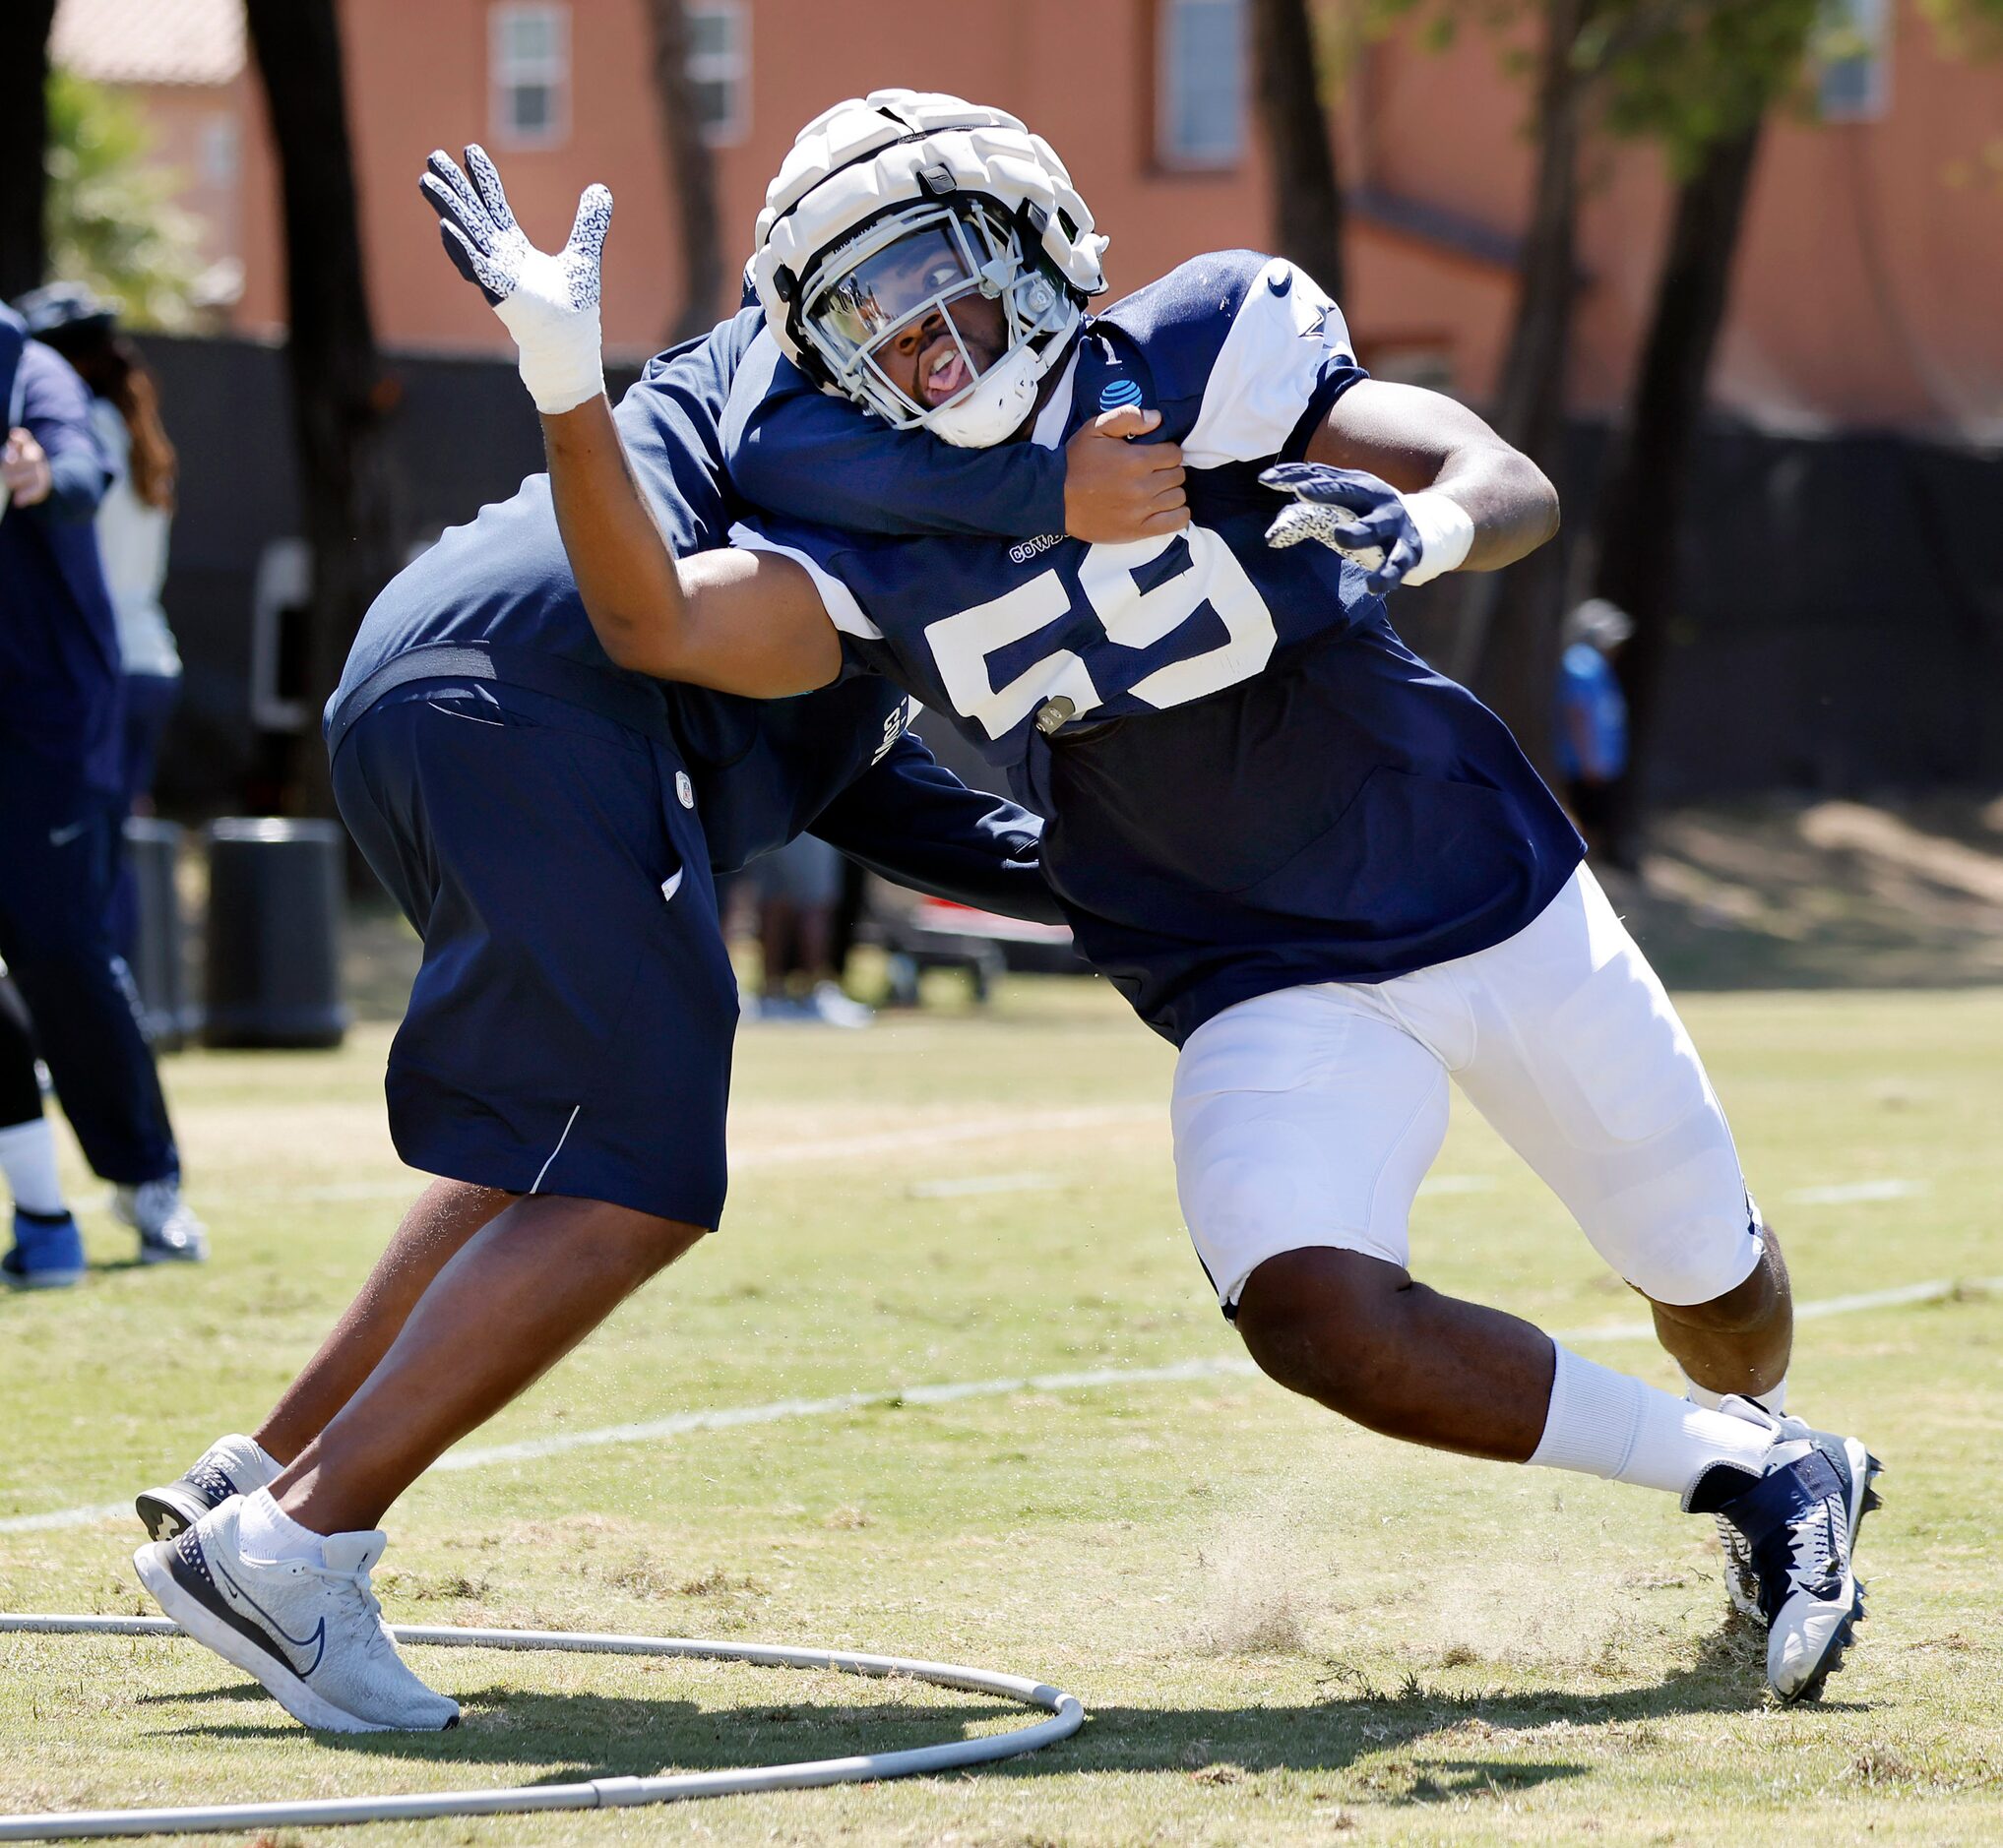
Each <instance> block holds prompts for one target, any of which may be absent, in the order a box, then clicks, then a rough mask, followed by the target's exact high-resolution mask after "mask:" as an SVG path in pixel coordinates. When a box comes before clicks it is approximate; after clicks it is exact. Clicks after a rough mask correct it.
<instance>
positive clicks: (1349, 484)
mask: <svg viewBox="0 0 2003 1848" xmlns="http://www.w3.org/2000/svg"><path fill="white" fill-rule="evenodd" d="M1260 479H1261V480H1263V481H1265V482H1266V483H1267V484H1268V485H1269V486H1271V487H1277V488H1281V489H1283V490H1285V491H1287V492H1290V493H1292V494H1294V495H1295V496H1297V497H1298V498H1297V500H1296V502H1295V504H1294V505H1293V506H1291V507H1288V508H1285V509H1284V510H1283V511H1282V513H1281V514H1280V516H1279V518H1278V519H1277V520H1276V521H1275V522H1274V524H1273V528H1272V530H1271V531H1270V532H1269V533H1268V534H1267V537H1268V538H1269V539H1270V540H1271V541H1272V542H1273V543H1274V544H1275V545H1291V544H1296V543H1298V542H1299V541H1300V540H1301V539H1317V540H1319V541H1320V542H1321V543H1322V544H1324V545H1328V546H1330V547H1332V548H1334V549H1335V550H1337V551H1340V552H1345V553H1347V554H1348V555H1349V556H1350V557H1352V558H1354V559H1356V561H1357V562H1358V563H1359V564H1361V565H1363V566H1364V567H1365V571H1366V576H1365V583H1366V585H1368V587H1369V588H1370V589H1371V590H1372V591H1373V592H1376V593H1377V594H1380V595H1381V594H1382V593H1383V592H1384V591H1386V590H1388V589H1390V588H1391V587H1392V586H1393V585H1398V584H1423V583H1425V582H1426V581H1427V580H1428V579H1431V578H1436V577H1438V576H1440V575H1441V574H1442V573H1443V572H1448V571H1457V570H1458V571H1497V570H1500V569H1501V567H1503V566H1504V565H1509V564H1514V563H1515V562H1516V560H1518V559H1519V558H1522V557H1523V556H1524V554H1525V553H1527V552H1533V551H1534V550H1535V549H1536V548H1537V547H1538V546H1540V545H1541V544H1543V543H1544V541H1545V540H1546V539H1548V538H1550V537H1551V536H1552V534H1554V533H1555V532H1556V531H1557V530H1558V494H1557V490H1556V489H1555V488H1553V487H1552V486H1551V484H1550V481H1549V480H1548V479H1547V478H1546V476H1545V474H1544V472H1543V470H1542V469H1541V468H1539V467H1538V466H1537V465H1536V463H1535V462H1532V461H1531V459H1530V458H1529V457H1528V456H1526V455H1524V454H1523V452H1522V451H1521V450H1518V449H1515V448H1512V447H1511V446H1510V445H1509V444H1508V443H1505V442H1504V441H1503V440H1502V438H1501V437H1499V436H1498V435H1496V433H1495V432H1494V431H1493V430H1491V429H1490V428H1489V427H1488V425H1487V424H1486V423H1484V422H1483V421H1482V419H1481V418H1479V417H1477V416H1476V415H1475V414H1474V412H1472V411H1471V410H1470V409H1469V408H1468V407H1467V405H1465V404H1462V403H1460V402H1458V401H1457V400H1454V399H1451V398H1447V397H1445V396H1443V395H1442V394H1440V393H1438V392H1427V391H1422V390H1420V389H1419V388H1418V387H1416V386H1410V385H1393V384H1390V383H1388V382H1387V381H1384V380H1381V379H1361V380H1358V381H1357V382H1356V383H1355V384H1354V385H1352V386H1350V387H1349V388H1348V389H1347V390H1346V392H1344V393H1343V395H1342V396H1341V397H1340V398H1338V399H1337V400H1336V401H1335V403H1334V404H1333V405H1332V406H1331V407H1330V409H1329V412H1328V415H1327V416H1326V417H1325V418H1323V419H1322V421H1321V422H1320V423H1319V424H1318V425H1317V426H1316V427H1315V429H1314V431H1313V433H1312V434H1311V435H1310V436H1309V438H1308V441H1307V447H1306V451H1305V459H1304V461H1302V462H1283V463H1281V464H1280V465H1279V466H1278V467H1275V468H1269V469H1267V470H1266V472H1265V473H1264V474H1263V475H1262V476H1261V477H1260Z"/></svg>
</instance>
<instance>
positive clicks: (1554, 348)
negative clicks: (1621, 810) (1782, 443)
mask: <svg viewBox="0 0 2003 1848" xmlns="http://www.w3.org/2000/svg"><path fill="white" fill-rule="evenodd" d="M1595 7H1596V0H1549V3H1548V4H1547V6H1546V7H1545V9H1544V38H1543V43H1542V45H1541V47H1540V49H1539V52H1538V58H1537V92H1536V128H1537V170H1536V181H1535V191H1534V203H1533V206H1532V211H1531V223H1530V229H1529V232H1528V233H1527V235H1526V236H1525V238H1524V247H1523V258H1522V283H1521V288H1520V292H1519V294H1518V297H1517V311H1516V322H1515V325H1514V327H1513V328H1512V330H1511V333H1510V340H1509V349H1508V353H1507V356H1506V357H1505V358H1504V360H1503V366H1502V376H1501V378H1500V380H1499V381H1498V384H1497V387H1496V393H1495V402H1494V405H1493V411H1492V420H1493V422H1494V424H1495V427H1496V429H1497V430H1498V431H1500V433H1501V434H1502V435H1503V436H1504V437H1506V438H1507V439H1508V440H1509V441H1510V442H1511V443H1513V444H1515V445H1516V447H1517V448H1518V449H1520V450H1522V451H1523V452H1524V454H1525V455H1527V456H1529V457H1530V458H1531V460H1532V461H1533V462H1536V463H1537V465H1538V466H1539V467H1541V468H1542V469H1543V470H1544V471H1545V472H1546V473H1547V474H1550V475H1552V476H1553V477H1556V476H1557V475H1558V474H1559V472H1560V470H1559V466H1558V462H1559V454H1558V453H1559V450H1560V448H1561V447H1562V444H1563V441H1564V434H1565V360H1566V354H1567V348H1568V346H1569V343H1570V340H1571V334H1572V306H1573V298H1574V294H1575V291H1576V287H1577V277H1578V257H1577V247H1578V228H1579V150H1580V143H1581V141H1582V139H1583V136H1584V128H1585V123H1584V117H1585V111H1586V104H1587V99H1588V92H1589V89H1590V82H1591V80H1590V79H1589V78H1588V77H1587V76H1586V75H1585V74H1583V73H1582V72H1581V71H1580V70H1579V68H1578V66H1577V62H1576V50H1577V46H1578V42H1579V37H1580V34H1581V32H1582V31H1584V30H1585V28H1586V26H1587V24H1588V23H1589V21H1590V20H1591V19H1592V17H1593V14H1594V11H1595ZM1563 597H1564V566H1563V559H1562V554H1561V553H1560V551H1559V548H1558V547H1557V546H1556V545H1544V546H1541V547H1539V548H1538V549H1537V550H1536V551H1534V552H1533V553H1532V554H1531V555H1530V557H1529V558H1527V559H1524V560H1523V561H1522V562H1521V563H1519V564H1516V565H1512V566H1511V567H1510V568H1509V569H1508V570H1507V571H1505V572H1501V573H1488V574H1479V575H1475V576H1471V577H1470V578H1469V579H1468V580H1467V588H1466V591H1465V592H1464V598H1463V604H1462V618H1461V629H1460V634H1459V636H1458V638H1457V646H1456V647H1455V650H1454V654H1453V660H1452V666H1451V671H1452V672H1453V674H1454V677H1455V678H1456V679H1459V680H1463V681H1465V682H1467V683H1468V684H1469V685H1471V687H1473V688H1474V690H1475V691H1476V692H1477V693H1479V694H1480V695H1481V697H1482V698H1483V699H1485V700H1486V701H1487V702H1488V704H1489V705H1490V706H1492V707H1493V708H1495V710H1496V711H1497V712H1498V713H1499V714H1500V715H1501V717H1502V718H1503V720H1504V721H1505V722H1506V723H1507V724H1508V725H1509V727H1510V729H1511V730H1512V731H1514V732H1515V734H1516V738H1517V742H1518V743H1519V744H1520V745H1522V746H1523V748H1524V751H1525V753H1526V754H1527V755H1528V756H1529V758H1530V760H1531V762H1532V763H1534V765H1536V766H1537V768H1538V769H1539V770H1542V771H1544V772H1545V773H1546V774H1548V773H1549V771H1550V768H1551V764H1552V760H1553V755H1554V753H1553V740H1552V737H1551V717H1552V696H1553V693H1554V690H1555V684H1556V678H1557V671H1558V618H1559V605H1560V603H1561V602H1562V601H1563Z"/></svg>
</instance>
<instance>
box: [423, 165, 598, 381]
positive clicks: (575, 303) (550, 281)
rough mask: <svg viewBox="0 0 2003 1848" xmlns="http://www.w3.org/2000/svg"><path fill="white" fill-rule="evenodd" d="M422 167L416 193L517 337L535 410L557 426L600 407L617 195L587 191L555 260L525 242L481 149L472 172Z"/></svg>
mask: <svg viewBox="0 0 2003 1848" xmlns="http://www.w3.org/2000/svg"><path fill="white" fill-rule="evenodd" d="M425 167H426V172H425V174H424V177H423V178H422V179H421V180H419V181H418V182H417V183H418V185H419V186H421V187H422V188H423V190H424V197H425V198H426V199H427V200H429V201H430V203H431V205H432V206H433V207H434V208H435V209H436V211H437V213H438V230H439V235H440V236H441V237H443V238H444V240H445V254H446V255H447V256H448V257H450V258H451V259H452V261H453V262H454V263H455V264H457V265H458V266H459V273H460V275H462V276H463V277H466V279H467V280H468V281H469V282H472V283H475V284H477V285H478V287H479V291H480V293H481V294H483V295H484V296H485V297H486V298H487V301H488V303H489V305H491V307H492V308H493V311H494V313H495V314H497V315H499V316H500V317H501V325H502V326H503V327H505V328H506V329H507V330H508V332H509V333H510V334H512V335H513V336H514V337H515V346H516V350H517V352H518V353H519V354H520V359H521V367H522V383H523V384H524V385H526V386H527V387H528V388H529V396H530V397H531V398H532V399H533V400H535V408H536V409H537V410H539V411H541V412H542V413H543V414H544V415H546V416H552V417H553V416H555V415H557V414H558V413H559V412H561V411H566V410H575V409H576V408H577V407H578V405H580V404H582V403H583V402H584V401H585V400H587V399H591V398H595V397H596V396H597V395H598V394H599V393H600V392H602V391H603V390H604V389H605V368H604V360H603V358H602V356H601V353H600V346H601V344H602V337H601V335H600V334H599V332H598V254H599V252H600V251H601V250H602V249H603V248H604V242H605V227H606V226H607V225H608V224H610V223H611V221H612V195H611V194H610V193H608V192H607V191H606V190H605V189H604V188H603V187H602V186H588V187H586V188H585V193H584V197H583V198H582V199H580V200H579V201H578V207H577V221H576V222H575V223H574V224H573V225H572V226H571V227H570V239H569V241H568V242H567V243H566V244H565V245H564V247H563V248H562V250H560V251H559V252H557V254H556V255H555V256H553V257H552V256H550V255H548V254H547V253H546V252H544V251H540V250H537V249H536V248H535V246H534V245H533V244H532V243H530V241H529V240H528V238H527V237H525V236H524V235H523V234H522V227H521V226H520V225H519V224H517V223H516V222H515V215H514V214H513V213H512V212H510V211H509V210H508V195H507V194H506V193H505V192H503V191H502V189H501V176H500V175H499V174H498V173H497V172H495V171H494V163H493V162H492V161H491V160H489V159H488V158H487V152H486V150H485V149H484V148H481V147H479V146H478V145H477V144H475V145H473V146H472V147H469V148H468V149H467V151H466V171H465V172H461V171H460V168H459V165H458V163H457V162H456V161H455V160H454V159H453V158H452V156H451V155H450V154H446V153H445V152H444V151H443V150H439V151H438V152H436V153H434V154H432V156H431V158H430V159H429V160H428V161H426V162H425ZM468 174H470V175H471V178H470V179H469V178H468V177H467V176H468Z"/></svg>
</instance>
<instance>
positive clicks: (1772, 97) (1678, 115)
mask: <svg viewBox="0 0 2003 1848" xmlns="http://www.w3.org/2000/svg"><path fill="white" fill-rule="evenodd" d="M1822 16H1823V6H1822V4H1821V0H1713V3H1711V4H1700V5H1692V6H1685V7H1681V8H1678V9H1676V10H1675V12H1674V13H1673V14H1669V15H1666V16H1664V17H1663V21H1662V24H1661V25H1660V26H1659V29H1658V30H1655V31H1644V32H1641V33H1637V34H1634V35H1633V36H1631V37H1630V38H1629V39H1628V41H1627V42H1626V44H1625V45H1624V46H1623V47H1622V49H1621V50H1620V52H1619V53H1618V55H1616V56H1615V57H1613V58H1612V59H1610V60H1609V62H1608V64H1607V66H1606V71H1605V79H1606V94H1605V107H1604V119H1605V122H1606V126H1607V127H1608V128H1609V129H1610V130H1611V131H1612V132H1613V133H1615V134H1617V135H1622V136H1628V137H1633V138H1640V139H1647V140H1652V141H1657V142H1659V143H1660V144H1661V145H1662V148H1663V149H1664V151H1665V153H1666V154H1667V155H1668V158H1669V162H1670V165H1671V168H1672V169H1673V170H1674V171H1675V172H1676V173H1677V174H1678V175H1679V176H1681V175H1683V174H1687V173H1688V172H1690V171H1691V170H1693V169H1694V168H1695V167H1696V166H1697V164H1698V162H1699V161H1700V159H1701V158H1702V157H1703V154H1704V151H1705V149H1706V148H1708V147H1710V146H1712V145H1713V144H1714V143H1717V142H1720V141H1722V140H1724V139H1726V138H1727V137H1729V136H1732V135H1737V134H1742V133H1743V132H1744V131H1745V130H1747V129H1748V128H1750V127H1751V126H1752V124H1753V123H1755V122H1756V121H1758V120H1759V118H1760V117H1761V116H1763V115H1764V114H1766V112H1767V111H1768V110H1769V109H1770V108H1772V107H1773V106H1774V104H1775V103H1776V102H1778V101H1779V100H1781V98H1782V97H1784V95H1786V94H1787V93H1788V92H1790V91H1791V90H1793V89H1794V88H1795V86H1796V85H1797V84H1798V82H1799V80H1800V76H1801V72H1802V68H1803V63H1804V59H1805V58H1806V56H1807V54H1808V52H1809V49H1810V47H1811V45H1812V44H1813V43H1814V41H1815V38H1816V29H1817V24H1818V21H1819V20H1820V19H1821V18H1822Z"/></svg>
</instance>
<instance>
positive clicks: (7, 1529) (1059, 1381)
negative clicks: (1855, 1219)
mask: <svg viewBox="0 0 2003 1848" xmlns="http://www.w3.org/2000/svg"><path fill="white" fill-rule="evenodd" d="M1963 1290H1973V1291H1992V1290H1994V1291H2003V1277H1961V1278H1955V1277H1929V1278H1927V1279H1926V1280H1925V1281H1924V1282H1920V1283H1902V1284H1900V1285H1898V1286H1897V1287H1896V1288H1893V1289H1888V1290H1866V1291H1863V1292H1861V1293H1860V1294H1858V1295H1854V1296H1829V1297H1824V1298H1822V1299H1821V1300H1820V1301H1818V1302H1813V1303H1797V1304H1796V1305H1795V1307H1794V1319H1795V1321H1797V1322H1820V1321H1823V1320H1825V1319H1826V1318H1828V1317H1831V1316H1852V1315H1857V1314H1859V1313H1861V1312H1863V1311H1866V1310H1872V1309H1898V1308H1902V1307H1905V1306H1906V1305H1909V1304H1913V1303H1937V1302H1940V1301H1942V1300H1944V1299H1945V1298H1948V1297H1952V1296H1955V1295H1958V1294H1959V1293H1961V1292H1962V1291H1963ZM1655 1332H1656V1331H1655V1329H1654V1327H1653V1326H1652V1325H1651V1324H1648V1323H1646V1322H1612V1323H1601V1324H1598V1325H1597V1326H1596V1327H1591V1328H1558V1329H1553V1330H1552V1339H1553V1340H1558V1341H1566V1342H1571V1341H1646V1340H1652V1339H1654V1337H1655ZM1257 1372H1258V1369H1257V1368H1256V1367H1255V1366H1254V1365H1253V1364H1252V1362H1251V1361H1249V1360H1247V1359H1245V1358H1244V1357H1243V1356H1242V1355H1237V1354H1222V1355H1215V1356H1211V1357H1208V1358H1204V1359H1199V1360H1185V1361H1177V1362H1176V1363H1174V1364H1173V1365H1172V1366H1167V1367H1098V1368H1094V1369H1092V1370H1091V1371H1089V1372H1085V1373H1044V1374H1026V1375H1016V1376H1011V1377H1009V1378H1007V1379H1002V1380H961V1381H955V1382H951V1383H949V1384H946V1385H943V1386H881V1387H878V1388H877V1389H876V1390H874V1391H870V1392H841V1393H837V1394H836V1395H835V1396H834V1397H832V1398H823V1399H775V1400H773V1401H772V1402H771V1403H769V1404H765V1405H731V1406H724V1407H721V1408H720V1409H719V1410H716V1411H709V1412H674V1413H671V1414H670V1415H669V1416H667V1417H665V1418H650V1419H648V1420H646V1421H645V1422H643V1423H640V1424H631V1425H600V1426H598V1427H596V1428H595V1429H594V1430H589V1431H565V1432H559V1433H558V1434H557V1435H556V1436H554V1437H548V1438H529V1439H526V1440H524V1441H523V1442H521V1443H518V1444H489V1445H481V1446H478V1447H475V1448H471V1449H458V1450H448V1451H447V1452H446V1453H445V1455H443V1456H441V1457H440V1458H439V1459H438V1461H437V1462H436V1463H434V1464H432V1468H433V1469H440V1470H457V1469H486V1468H489V1467H491V1466H492V1465H493V1464H495V1463H521V1462H531V1461H533V1460H535V1459H537V1458H540V1457H544V1456H565V1455H568V1454H569V1453H570V1452H571V1451H573V1450H591V1449H598V1448H603V1447H604V1446H606V1445H613V1444H652V1443H657V1442H658V1441H660V1440H662V1439H666V1438H680V1437H687V1436H689V1435H690V1434H692V1433H694V1432H698V1431H736V1430H739V1429H741V1428H743V1427H744V1426H746V1425H773V1424H780V1423H782V1422H783V1421H784V1420H786V1419H791V1418H830V1417H837V1416H839V1415H840V1414H842V1413H843V1412H859V1411H868V1410H871V1409H872V1408H875V1407H883V1408H886V1409H889V1408H893V1407H897V1406H903V1405H957V1404H959V1403H961V1402H962V1401H963V1400H967V1399H993V1398H1010V1397H1013V1396H1015V1395H1017V1394H1019V1393H1024V1392H1091V1391H1096V1390H1098V1389H1099V1388H1100V1387H1104V1386H1165V1385H1169V1384H1171V1383H1174V1382H1178V1381H1184V1380H1219V1379H1245V1378H1248V1377H1250V1376H1253V1375H1255V1374H1257ZM131 1506H132V1505H131V1504H130V1503H129V1502H106V1503H100V1504H98V1505H97V1506H95V1507H93V1508H65V1509H55V1510H53V1511H52V1512H50V1513H46V1514H13V1515H9V1516H8V1517H7V1518H5V1519H0V1534H10V1533H46V1532H49V1531H52V1530H54V1529H56V1528H62V1527H90V1526H94V1525H95V1524H96V1523H97V1522H98V1521H100V1520H112V1519H116V1518H118V1517H120V1516H123V1515H126V1514H128V1513H130V1511H131Z"/></svg>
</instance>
